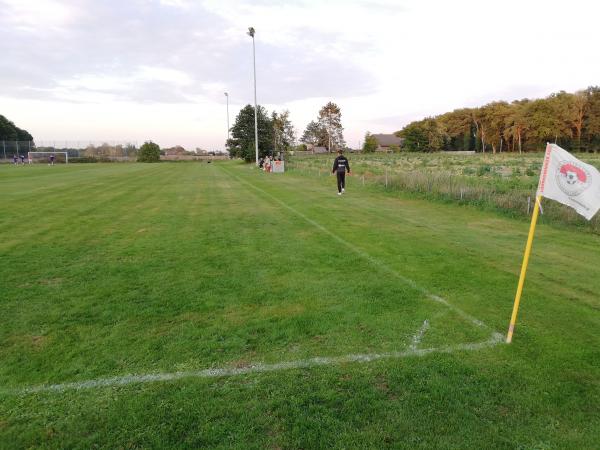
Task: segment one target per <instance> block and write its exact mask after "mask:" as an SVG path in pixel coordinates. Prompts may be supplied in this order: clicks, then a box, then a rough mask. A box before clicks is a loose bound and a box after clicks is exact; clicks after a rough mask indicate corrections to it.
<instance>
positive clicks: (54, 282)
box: [38, 278, 63, 286]
mask: <svg viewBox="0 0 600 450" xmlns="http://www.w3.org/2000/svg"><path fill="white" fill-rule="evenodd" d="M62 282H63V278H43V279H41V280H39V281H38V283H40V284H42V285H44V286H58V285H60V284H62Z"/></svg>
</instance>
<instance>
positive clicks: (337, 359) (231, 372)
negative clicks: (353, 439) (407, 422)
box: [5, 321, 504, 395]
mask: <svg viewBox="0 0 600 450" xmlns="http://www.w3.org/2000/svg"><path fill="white" fill-rule="evenodd" d="M426 322H427V321H426ZM502 343H504V336H503V335H501V334H500V333H493V334H492V337H491V338H490V339H488V340H487V341H483V342H472V343H467V344H457V345H451V346H446V347H439V348H424V349H416V348H409V349H408V350H406V351H403V352H388V353H368V354H360V353H359V354H350V355H344V356H332V357H315V358H309V359H302V360H296V361H287V362H281V363H275V364H262V363H257V364H252V365H249V366H246V367H232V368H213V369H204V370H197V371H186V372H170V373H154V374H146V375H125V376H119V377H112V378H97V379H95V380H87V381H74V382H72V383H61V384H50V385H40V386H33V387H27V388H23V389H18V390H12V391H8V392H5V393H10V394H13V395H15V394H16V395H22V394H35V393H38V392H65V391H73V390H82V389H93V388H102V387H113V386H127V385H131V384H142V383H154V382H161V381H163V382H164V381H176V380H182V379H187V378H220V377H231V376H236V375H247V374H255V373H265V372H276V371H280V370H292V369H309V368H312V367H319V366H332V365H341V364H347V363H368V362H371V361H377V360H382V359H399V358H407V357H411V356H416V357H419V356H425V355H429V354H432V353H454V352H459V351H474V350H480V349H483V348H488V347H493V346H495V345H498V344H502Z"/></svg>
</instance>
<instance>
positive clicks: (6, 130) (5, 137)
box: [0, 115, 33, 141]
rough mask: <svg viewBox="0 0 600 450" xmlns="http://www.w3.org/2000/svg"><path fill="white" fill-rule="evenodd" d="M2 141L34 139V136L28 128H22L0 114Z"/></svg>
mask: <svg viewBox="0 0 600 450" xmlns="http://www.w3.org/2000/svg"><path fill="white" fill-rule="evenodd" d="M0 141H33V137H32V136H31V134H29V133H28V132H27V131H26V130H22V129H21V128H19V127H18V126H16V125H15V124H14V123H13V122H11V121H10V120H8V119H7V118H6V117H4V116H3V115H0Z"/></svg>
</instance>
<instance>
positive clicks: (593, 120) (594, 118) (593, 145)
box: [582, 86, 600, 151]
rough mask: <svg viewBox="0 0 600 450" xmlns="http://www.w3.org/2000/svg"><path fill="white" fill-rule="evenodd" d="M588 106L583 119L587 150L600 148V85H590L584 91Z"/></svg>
mask: <svg viewBox="0 0 600 450" xmlns="http://www.w3.org/2000/svg"><path fill="white" fill-rule="evenodd" d="M584 95H585V98H586V103H587V108H586V113H585V117H584V119H583V133H582V134H583V137H584V140H585V141H586V147H587V150H588V151H590V150H593V151H597V150H599V149H600V87H598V86H590V87H588V88H587V89H586V90H585V91H584Z"/></svg>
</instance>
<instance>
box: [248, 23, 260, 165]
mask: <svg viewBox="0 0 600 450" xmlns="http://www.w3.org/2000/svg"><path fill="white" fill-rule="evenodd" d="M254 33H255V31H254V28H253V27H250V28H248V36H250V37H251V38H252V61H253V63H254V148H255V150H256V165H257V166H258V107H257V106H256V47H255V46H254Z"/></svg>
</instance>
